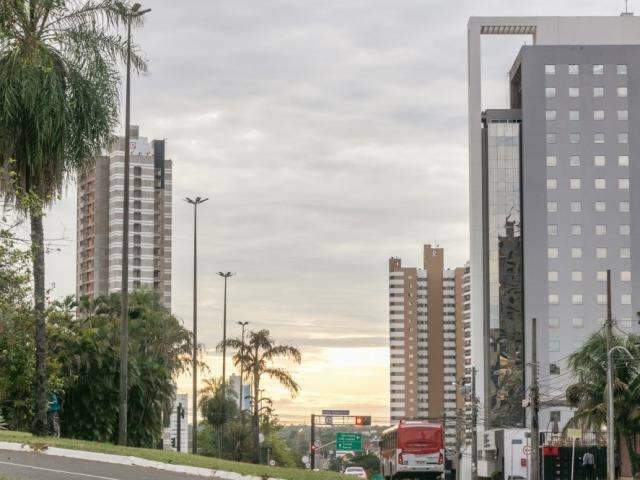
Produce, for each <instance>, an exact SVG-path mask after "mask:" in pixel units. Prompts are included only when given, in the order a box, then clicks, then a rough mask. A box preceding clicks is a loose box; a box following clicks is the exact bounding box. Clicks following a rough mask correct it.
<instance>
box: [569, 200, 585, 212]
mask: <svg viewBox="0 0 640 480" xmlns="http://www.w3.org/2000/svg"><path fill="white" fill-rule="evenodd" d="M570 209H571V213H580V212H581V211H582V202H571V204H570Z"/></svg>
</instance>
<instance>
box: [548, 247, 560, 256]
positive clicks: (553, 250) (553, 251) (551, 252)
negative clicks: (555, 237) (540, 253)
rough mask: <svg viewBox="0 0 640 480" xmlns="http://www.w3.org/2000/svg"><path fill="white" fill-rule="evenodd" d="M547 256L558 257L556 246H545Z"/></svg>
mask: <svg viewBox="0 0 640 480" xmlns="http://www.w3.org/2000/svg"><path fill="white" fill-rule="evenodd" d="M547 257H548V258H558V249H557V248H553V247H552V248H547Z"/></svg>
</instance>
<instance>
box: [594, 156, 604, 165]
mask: <svg viewBox="0 0 640 480" xmlns="http://www.w3.org/2000/svg"><path fill="white" fill-rule="evenodd" d="M606 163H607V157H605V156H604V155H595V156H594V157H593V164H594V165H595V166H596V167H604V166H605V164H606Z"/></svg>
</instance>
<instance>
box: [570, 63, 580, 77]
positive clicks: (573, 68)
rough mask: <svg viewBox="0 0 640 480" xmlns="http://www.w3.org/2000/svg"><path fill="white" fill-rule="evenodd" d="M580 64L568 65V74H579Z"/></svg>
mask: <svg viewBox="0 0 640 480" xmlns="http://www.w3.org/2000/svg"><path fill="white" fill-rule="evenodd" d="M579 74H580V65H569V75H579Z"/></svg>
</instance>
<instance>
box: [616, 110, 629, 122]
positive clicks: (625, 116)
mask: <svg viewBox="0 0 640 480" xmlns="http://www.w3.org/2000/svg"><path fill="white" fill-rule="evenodd" d="M618 120H629V110H618Z"/></svg>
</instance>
